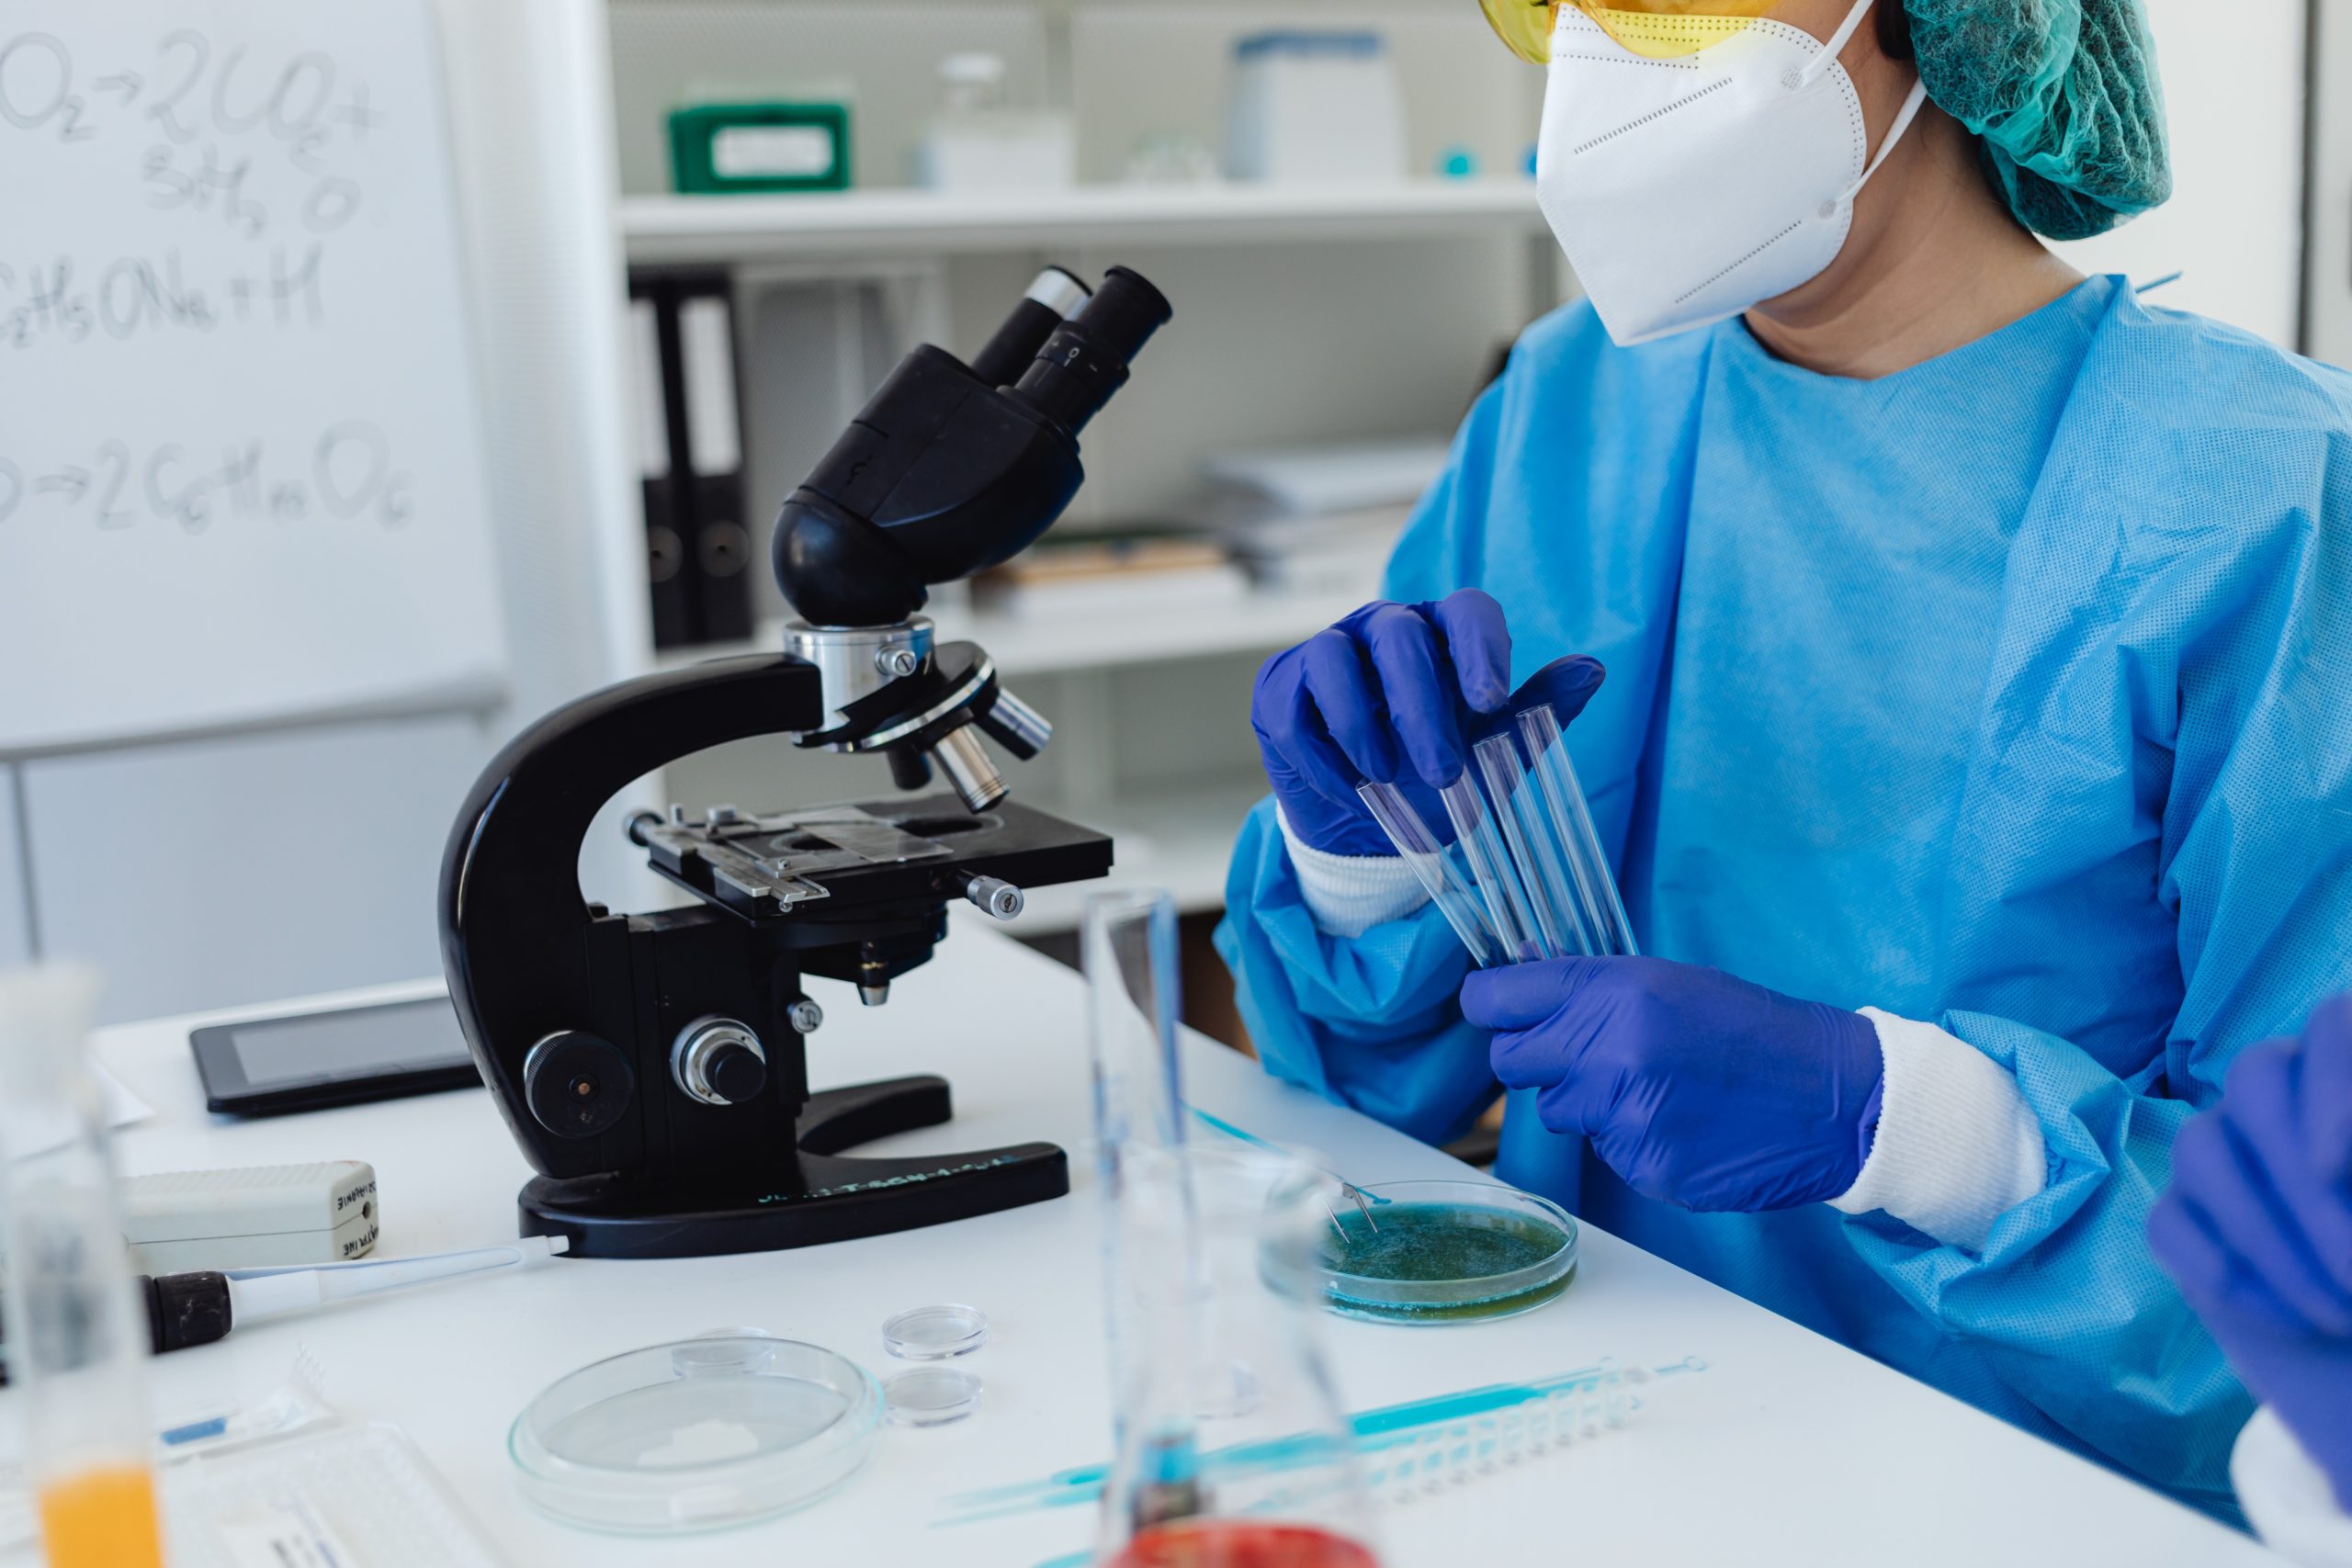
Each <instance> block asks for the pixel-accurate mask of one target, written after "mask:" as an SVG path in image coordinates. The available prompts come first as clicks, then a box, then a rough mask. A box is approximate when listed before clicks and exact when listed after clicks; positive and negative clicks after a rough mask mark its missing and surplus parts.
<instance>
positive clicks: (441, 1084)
mask: <svg viewBox="0 0 2352 1568" xmlns="http://www.w3.org/2000/svg"><path fill="white" fill-rule="evenodd" d="M187 1043H188V1045H189V1047H190V1048H191V1049H193V1050H194V1051H195V1052H196V1070H197V1072H198V1074H199V1075H200V1076H201V1077H203V1079H204V1103H205V1105H206V1106H207V1108H209V1109H210V1110H213V1111H225V1112H227V1113H228V1114H230V1115H232V1116H277V1115H283V1114H284V1113H286V1112H287V1111H317V1110H321V1109H322V1108H324V1107H326V1106H330V1105H358V1104H361V1103H363V1102H365V1101H368V1100H396V1099H398V1098H400V1097H401V1096H402V1095H408V1094H431V1093H433V1092H434V1091H435V1090H436V1089H470V1088H474V1087H477V1086H479V1085H480V1084H481V1073H480V1072H479V1071H477V1070H476V1068H475V1066H474V1059H473V1057H472V1056H471V1055H468V1053H467V1051H466V1037H465V1035H464V1034H463V1033H462V1032H459V1030H458V1014H457V1011H456V1010H455V1009H453V1008H452V1007H451V1006H450V1005H449V998H447V997H428V998H425V999H424V1000H423V1001H415V1002H385V1003H381V1004H379V1005H378V1006H374V1007H361V1008H345V1009H343V1010H339V1011H335V1012H312V1013H302V1014H299V1015H297V1016H294V1017H289V1018H257V1019H252V1020H249V1021H245V1022H243V1023H222V1024H216V1025H214V1026H213V1027H211V1028H209V1029H199V1030H197V1031H196V1032H193V1033H191V1034H190V1035H189V1036H188V1037H187Z"/></svg>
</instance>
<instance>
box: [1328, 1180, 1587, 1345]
mask: <svg viewBox="0 0 2352 1568" xmlns="http://www.w3.org/2000/svg"><path fill="white" fill-rule="evenodd" d="M1359 1190H1361V1191H1362V1192H1363V1195H1364V1201H1365V1207H1364V1208H1363V1209H1361V1210H1360V1209H1358V1208H1356V1207H1354V1206H1353V1205H1351V1204H1340V1205H1337V1206H1336V1207H1335V1208H1334V1210H1333V1213H1332V1222H1333V1223H1332V1229H1331V1230H1330V1231H1329V1232H1327V1233H1326V1234H1325V1235H1323V1236H1322V1237H1321V1242H1322V1248H1323V1250H1322V1257H1321V1259H1320V1262H1321V1265H1322V1276H1323V1277H1322V1280H1321V1287H1322V1293H1323V1297H1324V1301H1325V1303H1327V1304H1328V1305H1329V1307H1330V1309H1331V1310H1332V1311H1333V1312H1335V1313H1337V1314H1340V1316H1342V1317H1354V1318H1364V1319H1368V1320H1370V1321H1372V1322H1375V1323H1430V1324H1433V1323H1469V1322H1485V1321H1487V1320H1489V1319H1493V1318H1498V1317H1511V1316H1515V1315H1517V1314H1520V1313H1523V1312H1532V1311H1534V1310H1535V1309H1536V1308H1537V1307H1540V1306H1543V1305H1544V1304H1545V1303H1550V1302H1553V1301H1556V1300H1557V1299H1558V1298H1559V1297H1560V1295H1561V1294H1562V1293H1563V1292H1566V1290H1567V1288H1568V1284H1569V1281H1570V1280H1573V1279H1574V1278H1575V1276H1576V1267H1577V1223H1576V1222H1575V1221H1574V1220H1572V1219H1570V1218H1568V1216H1567V1213H1566V1211H1564V1210H1563V1209H1561V1208H1560V1206H1559V1205H1558V1204H1556V1203H1552V1202H1548V1201H1545V1200H1544V1199H1542V1198H1538V1197H1536V1196H1534V1195H1533V1194H1532V1193H1528V1192H1521V1191H1519V1190H1517V1189H1515V1188H1510V1187H1502V1186H1498V1185H1496V1184H1495V1183H1492V1182H1486V1181H1393V1182H1389V1183H1387V1184H1385V1185H1384V1186H1379V1187H1365V1188H1362V1189H1359Z"/></svg>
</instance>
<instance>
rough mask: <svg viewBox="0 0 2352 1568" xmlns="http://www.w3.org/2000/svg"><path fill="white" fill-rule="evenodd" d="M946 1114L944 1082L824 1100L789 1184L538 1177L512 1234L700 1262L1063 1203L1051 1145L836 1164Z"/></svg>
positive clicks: (898, 1082) (575, 1252)
mask: <svg viewBox="0 0 2352 1568" xmlns="http://www.w3.org/2000/svg"><path fill="white" fill-rule="evenodd" d="M950 1113H951V1108H950V1103H949V1098H948V1089H947V1080H946V1079H944V1078H940V1077H909V1078H893V1079H890V1080H889V1081H888V1082H884V1083H872V1084H860V1085H858V1086H856V1087H854V1088H852V1089H831V1090H828V1091H826V1092H825V1093H822V1094H819V1095H815V1096H812V1097H811V1098H810V1100H809V1107H808V1109H807V1110H806V1111H803V1112H802V1113H801V1117H800V1122H799V1134H800V1148H799V1158H798V1160H797V1179H795V1178H794V1176H793V1173H792V1172H790V1171H786V1172H779V1173H778V1177H779V1179H778V1183H777V1184H774V1185H768V1186H762V1187H751V1188H747V1187H741V1186H738V1187H733V1188H730V1189H728V1190H714V1189H709V1188H695V1189H692V1190H684V1189H678V1188H662V1189H655V1190H649V1189H647V1188H646V1187H644V1186H643V1185H641V1184H640V1183H638V1182H632V1181H629V1180H628V1179H624V1178H621V1177H617V1176H591V1177H582V1178H578V1179H571V1180H557V1179H552V1178H549V1177H544V1176H542V1177H538V1178H537V1179H534V1180H532V1181H531V1182H530V1183H529V1184H528V1185H526V1187H525V1188H524V1189H523V1191H522V1196H521V1198H520V1200H519V1201H520V1204H521V1208H522V1219H523V1225H522V1232H523V1234H524V1235H560V1236H564V1237H567V1238H568V1239H569V1240H570V1241H571V1249H570V1251H569V1252H568V1253H567V1254H566V1256H568V1257H571V1258H710V1257H717V1256H718V1255H720V1254H723V1253H736V1252H776V1251H781V1250H783V1249H785V1248H786V1247H817V1246H821V1245H822V1244H824V1243H826V1242H829V1241H849V1240H852V1239H854V1238H855V1237H858V1236H866V1235H888V1233H890V1232H892V1231H907V1230H919V1229H921V1228H922V1227H923V1226H926V1225H936V1224H945V1223H946V1222H948V1221H950V1220H964V1219H970V1218H972V1217H973V1216H975V1215H978V1214H992V1213H997V1212H998V1211H999V1210H1001V1209H1017V1208H1020V1207H1022V1206H1023V1205H1024V1204H1028V1203H1042V1202H1044V1201H1046V1200H1047V1199H1049V1198H1059V1197H1061V1196H1063V1195H1064V1194H1066V1193H1067V1192H1069V1156H1068V1155H1067V1154H1065V1153H1064V1152H1063V1151H1062V1150H1061V1149H1059V1148H1057V1147H1056V1146H1055V1145H1052V1144H1016V1145H1012V1146H1011V1147H1009V1148H1001V1149H981V1150H978V1151H975V1152H973V1153H969V1154H946V1155H925V1156H912V1157H899V1158H888V1159H860V1158H856V1157H854V1156H844V1155H842V1153H841V1152H840V1151H841V1150H842V1149H846V1148H854V1147H855V1146H856V1145H859V1144H862V1143H865V1142H867V1141H868V1140H870V1139H874V1138H879V1137H883V1136H886V1135H888V1134H892V1133H903V1132H907V1131H909V1130H910V1129H913V1128H916V1127H935V1126H938V1125H940V1124H942V1123H943V1122H946V1121H947V1120H948V1119H949V1116H950Z"/></svg>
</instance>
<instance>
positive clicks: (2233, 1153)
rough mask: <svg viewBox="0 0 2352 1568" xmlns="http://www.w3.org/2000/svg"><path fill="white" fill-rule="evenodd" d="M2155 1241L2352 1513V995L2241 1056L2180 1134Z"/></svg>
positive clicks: (2152, 1227)
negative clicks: (2284, 1037)
mask: <svg viewBox="0 0 2352 1568" xmlns="http://www.w3.org/2000/svg"><path fill="white" fill-rule="evenodd" d="M2148 1241H2149V1243H2150V1245H2151V1246H2153V1247H2154V1249H2155V1254H2156V1258H2157V1261H2159V1262H2161V1263H2162V1264H2163V1265H2164V1266H2165V1269H2167V1270H2169V1271H2170V1273H2171V1274H2172V1277H2173V1278H2174V1279H2175V1280H2178V1281H2179V1283H2180V1293H2181V1294H2182V1295H2183V1296H2185V1297H2187V1298H2188V1304H2189V1305H2190V1306H2192V1307H2194V1308H2196V1309H2197V1315H2198V1316H2199V1317H2201V1318H2203V1319H2204V1320H2205V1326H2206V1327H2207V1328H2209V1329H2211V1331H2212V1335H2213V1337H2214V1338H2215V1339H2216V1340H2217V1341H2219V1342H2220V1344H2221V1347H2222V1350H2223V1351H2224V1352H2226V1353H2227V1354H2228V1356H2229V1358H2230V1361H2231V1364H2232V1365H2233V1366H2234V1367H2235V1368H2236V1369H2237V1371H2238V1375H2239V1376H2240V1377H2242V1378H2244V1379H2245V1383H2246V1386H2247V1387H2248V1388H2250V1389H2252V1390H2253V1391H2254V1392H2255V1393H2256V1394H2257V1395H2259V1396H2260V1397H2261V1398H2262V1400H2263V1402H2264V1403H2266V1404H2268V1405H2270V1407H2271V1408H2272V1409H2274V1410H2276V1411H2277V1412H2278V1416H2279V1419H2280V1420H2282V1421H2284V1422H2285V1423H2286V1424H2287V1426H2288V1428H2289V1429H2290V1430H2291V1431H2292V1432H2293V1433H2294V1434H2295V1436H2296V1438H2298V1439H2300V1440H2301V1443H2302V1446H2303V1450H2304V1451H2305V1452H2306V1453H2308V1454H2310V1455H2311V1456H2312V1459H2313V1460H2314V1461H2317V1462H2318V1464H2319V1467H2320V1468H2321V1469H2322V1470H2324V1471H2325V1472H2327V1476H2328V1479H2329V1481H2330V1482H2332V1483H2334V1485H2335V1495H2336V1498H2337V1500H2338V1501H2339V1502H2341V1503H2342V1504H2343V1506H2345V1508H2346V1509H2347V1510H2352V997H2339V998H2336V999H2335V1000H2334V1001H2332V1002H2329V1003H2327V1004H2326V1005H2325V1006H2324V1007H2322V1008H2321V1009H2320V1010H2319V1011H2318V1012H2316V1013H2314V1014H2313V1015H2312V1021H2311V1023H2310V1025H2309V1026H2308V1027H2307V1028H2306V1029H2305V1030H2304V1032H2303V1038H2302V1040H2301V1042H2300V1043H2297V1042H2294V1041H2275V1042H2273V1043H2269V1044H2267V1045H2257V1046H2256V1047H2254V1048H2253V1049H2252V1050H2249V1051H2247V1052H2246V1053H2245V1055H2243V1056H2241V1057H2239V1058H2238V1061H2237V1064H2236V1066H2233V1067H2232V1068H2231V1069H2230V1077H2229V1082H2228V1084H2227V1086H2226V1088H2225V1089H2224V1090H2223V1093H2222V1100H2221V1103H2220V1104H2219V1105H2218V1106H2216V1107H2215V1108H2214V1109H2213V1110H2211V1111H2208V1112H2206V1113H2205V1114H2204V1115H2202V1116H2199V1117H2197V1118H2196V1119H2195V1120H2193V1121H2191V1122H2188V1124H2187V1125H2185V1126H2183V1127H2182V1128H2181V1130H2180V1132H2179V1133H2178V1134H2177V1135H2176V1136H2175V1138H2174V1139H2173V1146H2172V1187H2171V1188H2170V1190H2167V1191H2166V1192H2165V1195H2164V1197H2163V1198H2161V1199H2160V1200H2158V1201H2157V1203H2156V1207H2155V1210H2154V1213H2152V1214H2151V1215H2150V1216H2149V1218H2148Z"/></svg>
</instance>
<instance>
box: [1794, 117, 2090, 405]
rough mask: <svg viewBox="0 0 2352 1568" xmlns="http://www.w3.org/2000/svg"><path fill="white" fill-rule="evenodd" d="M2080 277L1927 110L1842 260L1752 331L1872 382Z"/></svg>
mask: <svg viewBox="0 0 2352 1568" xmlns="http://www.w3.org/2000/svg"><path fill="white" fill-rule="evenodd" d="M1873 85H1874V86H1877V85H1878V84H1873ZM1900 86H1901V88H1902V90H1907V87H1908V84H1907V82H1905V83H1903V84H1901V85H1900ZM1890 89H1891V85H1889V86H1887V87H1882V90H1881V91H1880V92H1876V93H1871V95H1870V96H1872V97H1880V96H1884V93H1885V91H1887V90H1890ZM1897 96H1898V97H1899V92H1898V94H1897ZM1874 107H1875V106H1874ZM1871 118H1872V119H1873V120H1874V121H1877V122H1878V123H1880V124H1882V125H1883V124H1885V123H1887V122H1888V121H1889V120H1891V119H1892V118H1893V115H1892V114H1891V113H1887V114H1883V115H1881V114H1873V115H1872V116H1871ZM2082 281H2083V275H2082V274H2080V273H2078V272H2076V271H2075V269H2074V268H2073V267H2071V266H2069V265H2066V264H2065V263H2064V262H2063V261H2061V260H2059V259H2058V257H2056V256H2055V255H2052V254H2051V253H2050V252H2049V251H2047V250H2045V249H2043V248H2042V244H2041V241H2039V240H2037V239H2035V238H2034V237H2033V235H2032V234H2030V233H2029V232H2028V231H2026V230H2025V229H2024V228H2022V227H2020V226H2019V225H2018V221H2017V220H2016V219H2015V218H2013V217H2011V216H2010V214H2009V212H2008V210H2007V209H2006V208H2004V207H2003V206H2002V205H2001V203H2000V201H1999V200H1998V199H1997V198H1996V197H1995V195H1994V193H1993V190H1992V187H1991V186H1989V185H1988V184H1987V183H1986V182H1985V176H1984V174H1983V173H1982V171H1981V170H1980V169H1979V168H1978V166H1977V162H1976V148H1975V145H1974V142H1973V139H1972V138H1971V137H1970V136H1969V134H1968V132H1967V131H1966V130H1963V129H1962V127H1961V125H1960V124H1959V122H1957V121H1956V120H1954V119H1952V118H1951V117H1950V116H1948V115H1945V114H1943V113H1942V112H1941V111H1939V110H1938V109H1937V108H1935V107H1933V106H1932V105H1930V106H1928V107H1927V108H1926V109H1925V110H1923V111H1922V112H1921V114H1920V116H1919V120H1918V123H1917V125H1915V126H1913V127H1912V129H1911V132H1910V134H1909V135H1908V136H1907V137H1905V139H1904V141H1903V142H1902V143H1901V144H1900V145H1899V146H1897V147H1896V148H1895V149H1894V152H1893V153H1892V154H1890V155H1889V157H1888V158H1887V161H1886V164H1885V166H1884V167H1883V168H1882V169H1881V170H1880V171H1879V172H1878V174H1877V175H1875V176H1874V177H1873V178H1872V179H1871V183H1870V184H1869V185H1868V186H1864V187H1863V190H1862V193H1861V195H1860V197H1858V198H1856V201H1855V209H1854V229H1853V232H1852V234H1851V235H1850V236H1849V238H1848V239H1847V242H1846V248H1845V249H1844V250H1843V251H1842V252H1840V253H1839V254H1838V259H1837V261H1836V262H1834V263H1833V264H1831V265H1830V267H1829V269H1828V270H1827V271H1826V272H1824V273H1823V274H1822V275H1821V276H1819V277H1816V278H1815V279H1814V280H1813V281H1812V282H1811V283H1808V284H1806V285H1805V286H1804V288H1799V289H1796V290H1794V291H1793V292H1792V293H1788V294H1784V295H1782V296H1781V297H1780V298H1779V299H1770V300H1767V301H1765V302H1764V303H1763V304H1761V305H1758V306H1757V307H1756V308H1755V309H1754V310H1750V311H1748V312H1747V325H1748V330H1749V331H1751V332H1753V333H1755V334H1756V336H1757V339H1758V341H1759V342H1761V343H1762V344H1764V346H1765V347H1766V348H1768V349H1770V351H1771V352H1772V353H1773V354H1774V355H1777V356H1778V357H1780V358H1781V359H1784V360H1787V361H1788V362H1789V363H1790V364H1792V365H1796V366H1800V367H1804V369H1807V370H1813V371H1817V372H1819V373H1820V374H1822V375H1825V376H1846V377H1852V378H1857V379H1861V380H1870V379H1874V378H1878V377H1881V376H1891V375H1894V373H1895V372H1896V371H1899V370H1907V369H1909V368H1910V367H1913V366H1915V365H1919V364H1923V363H1925V362H1926V361H1928V360H1930V359H1933V358H1935V357H1936V356H1938V355H1943V354H1949V353H1951V351H1952V350H1953V349H1956V348H1959V347H1962V346H1963V345H1964V344H1972V343H1974V342H1975V341H1976V340H1977V339H1978V338H1981V337H1984V336H1986V335H1987V334H1989V333H1996V332H1998V331H1999V330H2000V329H2001V328H2003V327H2006V326H2007V325H2008V324H2009V323H2010V322H2012V321H2018V320H2020V319H2022V318H2023V317H2026V316H2030V315H2031V314H2032V313H2033V312H2034V311H2036V310H2041V308H2042V307H2043V306H2045V305H2048V304H2050V303H2052V301H2053V300H2056V299H2062V298H2064V296H2065V295H2066V294H2068V293H2069V292H2071V291H2072V290H2073V289H2074V288H2075V286H2076V285H2077V284H2079V283H2081V282H2082Z"/></svg>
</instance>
